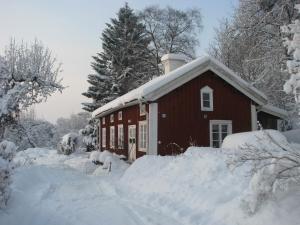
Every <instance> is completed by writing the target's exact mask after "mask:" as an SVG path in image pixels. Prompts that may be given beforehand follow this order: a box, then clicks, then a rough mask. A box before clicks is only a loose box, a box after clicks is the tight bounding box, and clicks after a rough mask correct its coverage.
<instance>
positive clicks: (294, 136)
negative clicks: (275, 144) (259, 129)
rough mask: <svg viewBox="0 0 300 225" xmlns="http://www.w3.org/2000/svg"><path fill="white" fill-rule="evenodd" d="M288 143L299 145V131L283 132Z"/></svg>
mask: <svg viewBox="0 0 300 225" xmlns="http://www.w3.org/2000/svg"><path fill="white" fill-rule="evenodd" d="M283 135H284V136H285V137H286V138H287V140H288V141H289V142H292V143H297V144H300V129H295V130H289V131H285V132H283Z"/></svg>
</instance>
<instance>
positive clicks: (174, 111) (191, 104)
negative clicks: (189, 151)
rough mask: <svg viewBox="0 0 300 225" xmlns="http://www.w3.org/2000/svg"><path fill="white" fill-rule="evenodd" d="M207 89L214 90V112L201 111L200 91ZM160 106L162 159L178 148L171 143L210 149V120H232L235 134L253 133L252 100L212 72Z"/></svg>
mask: <svg viewBox="0 0 300 225" xmlns="http://www.w3.org/2000/svg"><path fill="white" fill-rule="evenodd" d="M206 85H208V86H209V87H210V88H212V89H213V107H214V110H213V111H212V112H207V111H201V99H200V89H201V88H202V87H205V86H206ZM157 102H158V142H159V144H158V154H160V155H168V154H172V151H173V148H175V145H172V144H171V145H170V143H176V144H177V145H179V146H180V147H181V148H182V149H183V150H185V149H186V148H187V147H189V146H190V145H191V142H193V143H194V144H195V145H197V146H209V145H210V136H209V121H210V120H232V132H233V133H236V132H243V131H250V130H251V106H250V104H251V100H250V99H249V98H248V97H246V96H245V95H244V94H242V93H241V92H239V91H238V90H236V89H235V88H234V87H232V86H231V85H230V84H228V83H227V82H225V81H224V80H223V79H221V78H220V77H218V76H217V75H215V74H214V73H213V72H211V71H207V72H205V73H204V74H202V75H201V76H198V77H196V78H195V79H193V80H191V81H189V82H187V83H186V84H184V85H182V86H181V87H179V88H177V89H175V90H173V91H172V92H170V93H168V94H167V95H165V96H163V97H161V98H160V99H158V100H157ZM163 114H165V118H163ZM205 116H206V117H207V118H205Z"/></svg>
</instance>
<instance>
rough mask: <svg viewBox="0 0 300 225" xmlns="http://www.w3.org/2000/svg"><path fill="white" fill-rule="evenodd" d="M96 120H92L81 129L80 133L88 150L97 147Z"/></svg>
mask: <svg viewBox="0 0 300 225" xmlns="http://www.w3.org/2000/svg"><path fill="white" fill-rule="evenodd" d="M96 131H97V128H96V121H94V120H90V121H89V124H88V125H86V126H85V128H84V129H81V130H79V134H80V135H81V136H82V142H83V144H84V146H85V148H86V151H87V152H90V151H93V150H95V149H96V140H97V139H96V138H97V136H96Z"/></svg>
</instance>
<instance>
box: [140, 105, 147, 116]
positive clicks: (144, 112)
mask: <svg viewBox="0 0 300 225" xmlns="http://www.w3.org/2000/svg"><path fill="white" fill-rule="evenodd" d="M144 115H146V104H140V116H144Z"/></svg>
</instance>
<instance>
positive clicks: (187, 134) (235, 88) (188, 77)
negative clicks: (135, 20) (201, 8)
mask: <svg viewBox="0 0 300 225" xmlns="http://www.w3.org/2000/svg"><path fill="white" fill-rule="evenodd" d="M162 63H163V65H164V67H165V74H164V75H162V76H159V77H157V78H155V79H153V80H151V81H149V82H148V83H146V84H144V85H142V86H140V87H139V88H137V89H134V90H132V91H130V92H129V93H127V94H125V95H123V96H121V97H119V98H117V99H115V100H113V101H111V102H109V103H107V104H106V105H104V106H102V107H100V108H98V109H97V110H95V111H94V112H93V117H96V118H99V119H100V124H99V129H98V131H99V132H98V134H99V138H98V140H99V146H100V149H101V150H110V151H112V152H116V153H118V154H123V155H125V156H127V157H128V159H129V160H134V159H136V158H137V157H140V156H142V155H144V154H153V155H157V154H159V155H170V154H174V153H175V152H180V151H183V150H185V149H186V148H187V147H188V146H190V145H197V146H212V147H219V146H220V145H221V143H222V140H223V139H224V138H225V136H226V135H228V134H231V133H237V132H244V131H251V130H255V129H257V121H258V120H259V121H260V123H261V124H262V126H263V127H264V128H273V129H277V121H278V120H279V119H281V118H283V117H285V116H286V112H285V111H284V110H281V109H278V108H276V107H273V106H270V105H268V100H267V98H266V96H265V95H264V94H263V93H261V92H260V91H258V90H257V89H256V88H254V87H253V86H251V85H250V84H248V83H247V82H245V81H244V80H242V79H241V78H240V77H238V76H237V75H236V74H235V73H234V72H233V71H232V70H230V69H229V68H227V67H226V66H225V65H223V64H222V63H220V62H219V61H217V60H216V59H214V58H212V57H210V56H204V57H201V58H198V59H196V60H194V61H192V62H189V63H187V64H185V61H184V59H183V58H182V57H181V56H178V55H174V54H168V55H165V56H164V57H163V58H162Z"/></svg>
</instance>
